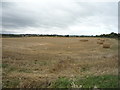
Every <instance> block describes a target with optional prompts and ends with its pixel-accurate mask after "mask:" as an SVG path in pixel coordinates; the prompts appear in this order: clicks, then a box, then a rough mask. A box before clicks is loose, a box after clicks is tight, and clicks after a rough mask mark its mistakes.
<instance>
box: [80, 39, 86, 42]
mask: <svg viewBox="0 0 120 90" xmlns="http://www.w3.org/2000/svg"><path fill="white" fill-rule="evenodd" d="M80 41H82V42H87V41H88V40H87V39H82V40H80Z"/></svg>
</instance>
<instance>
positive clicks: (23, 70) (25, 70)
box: [18, 69, 31, 73]
mask: <svg viewBox="0 0 120 90" xmlns="http://www.w3.org/2000/svg"><path fill="white" fill-rule="evenodd" d="M18 72H24V73H31V71H30V70H27V69H20V70H18Z"/></svg>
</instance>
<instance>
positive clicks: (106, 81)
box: [75, 75, 118, 88]
mask: <svg viewBox="0 0 120 90" xmlns="http://www.w3.org/2000/svg"><path fill="white" fill-rule="evenodd" d="M75 84H77V85H82V87H83V88H94V86H96V87H97V88H117V87H118V76H116V75H104V76H89V77H86V78H83V79H78V80H77V81H76V82H75Z"/></svg>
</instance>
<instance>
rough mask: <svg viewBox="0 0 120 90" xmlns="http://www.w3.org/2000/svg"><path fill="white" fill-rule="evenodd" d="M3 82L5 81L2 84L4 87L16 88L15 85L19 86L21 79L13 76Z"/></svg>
mask: <svg viewBox="0 0 120 90" xmlns="http://www.w3.org/2000/svg"><path fill="white" fill-rule="evenodd" d="M2 83H3V84H2V87H3V88H6V87H7V88H14V87H17V86H19V83H20V81H19V79H18V78H11V79H9V80H8V79H6V80H4V81H3V82H2Z"/></svg>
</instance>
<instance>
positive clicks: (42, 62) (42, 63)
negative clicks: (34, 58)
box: [35, 61, 48, 66]
mask: <svg viewBox="0 0 120 90" xmlns="http://www.w3.org/2000/svg"><path fill="white" fill-rule="evenodd" d="M35 64H39V65H41V66H44V65H47V64H48V63H47V62H45V61H41V62H35Z"/></svg>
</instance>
